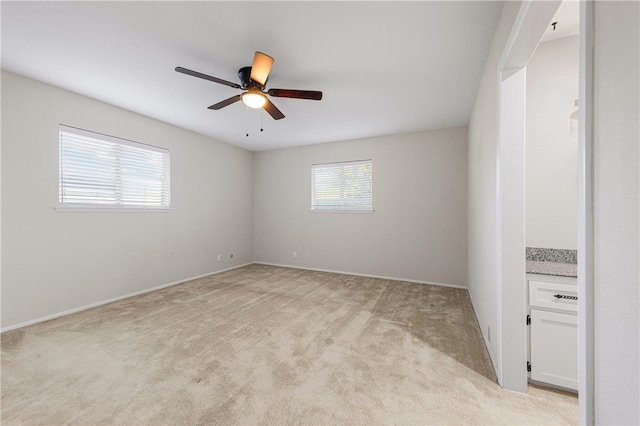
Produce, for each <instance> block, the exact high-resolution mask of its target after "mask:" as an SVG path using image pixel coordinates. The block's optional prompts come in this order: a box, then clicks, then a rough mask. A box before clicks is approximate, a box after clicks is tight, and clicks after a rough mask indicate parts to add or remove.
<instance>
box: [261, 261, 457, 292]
mask: <svg viewBox="0 0 640 426" xmlns="http://www.w3.org/2000/svg"><path fill="white" fill-rule="evenodd" d="M253 263H255V264H257V265H267V266H279V267H282V268H293V269H307V270H309V271H318V272H331V273H334V274H344V275H355V276H358V277H367V278H380V279H383V280H392V281H404V282H409V283H414V284H428V285H437V286H440V287H451V288H461V289H463V290H468V288H467V286H464V285H457V284H446V283H436V282H432V281H421V280H412V279H408V278H398V277H385V276H382V275H371V274H360V273H357V272H348V271H335V270H332V269H319V268H307V267H305V266H294V265H283V264H279V263H269V262H253Z"/></svg>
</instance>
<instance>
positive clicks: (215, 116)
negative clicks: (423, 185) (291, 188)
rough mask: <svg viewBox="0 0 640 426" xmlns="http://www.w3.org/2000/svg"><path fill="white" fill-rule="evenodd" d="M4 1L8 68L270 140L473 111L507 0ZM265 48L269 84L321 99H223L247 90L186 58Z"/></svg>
mask: <svg viewBox="0 0 640 426" xmlns="http://www.w3.org/2000/svg"><path fill="white" fill-rule="evenodd" d="M1 7H2V10H1V12H2V68H4V69H6V70H8V71H12V72H15V73H18V74H22V75H25V76H27V77H31V78H34V79H36V80H40V81H43V82H46V83H50V84H53V85H56V86H59V87H62V88H65V89H67V90H71V91H74V92H77V93H80V94H83V95H87V96H90V97H93V98H96V99H99V100H102V101H105V102H108V103H110V104H113V105H117V106H120V107H122V108H126V109H128V110H131V111H135V112H138V113H140V114H144V115H147V116H149V117H153V118H156V119H159V120H162V121H165V122H168V123H172V124H175V125H177V126H180V127H183V128H186V129H190V130H193V131H195V132H198V133H201V134H204V135H208V136H210V137H212V138H215V139H218V140H221V141H224V142H228V143H231V144H234V145H237V146H241V147H244V148H247V149H250V150H256V151H260V150H266V149H275V148H283V147H289V146H297V145H305V144H312V143H322V142H331V141H339V140H349V139H356V138H362V137H371V136H378V135H385V134H394V133H405V132H414V131H420V130H425V129H433V128H445V127H451V126H460V125H466V124H468V122H469V117H470V113H471V108H472V106H473V102H474V99H475V95H476V91H477V87H478V83H479V80H480V76H481V73H482V70H483V67H484V63H485V60H486V57H487V54H488V51H489V46H490V44H491V39H492V37H493V33H494V31H495V27H496V24H497V21H498V18H499V15H500V11H501V9H502V2H498V1H471V2H458V1H425V2H397V1H388V2H307V1H301V2H268V1H260V2H210V1H207V2H204V1H201V2H161V1H155V2H84V1H78V2H9V1H2V3H1ZM256 50H259V51H262V52H264V53H267V54H269V55H271V56H273V57H274V58H275V64H274V66H273V68H272V71H271V75H270V77H269V82H268V85H267V87H268V88H274V87H275V88H288V89H304V90H322V91H323V93H324V98H323V99H322V101H319V102H317V101H309V100H299V99H284V98H271V100H272V101H273V102H274V103H275V104H276V105H277V107H278V108H279V109H280V110H281V111H282V112H283V113H284V114H285V115H286V118H285V119H283V120H279V121H274V120H273V119H272V118H271V117H270V116H269V115H268V114H266V112H265V113H261V110H248V108H247V107H245V106H244V105H243V104H242V103H236V104H233V105H231V106H229V107H227V108H224V109H222V110H220V111H211V110H208V109H207V106H209V105H211V104H214V103H216V102H218V101H220V100H223V99H226V98H228V97H230V96H233V95H235V94H237V93H239V91H238V90H237V89H233V88H230V87H227V86H223V85H219V84H216V83H213V82H210V81H206V80H202V79H198V78H195V77H191V76H187V75H184V74H180V73H177V72H175V71H174V68H175V67H176V66H182V67H185V68H189V69H192V70H196V71H199V72H202V73H205V74H209V75H213V76H216V77H219V78H222V79H225V80H229V81H232V82H238V79H237V70H238V69H239V68H241V67H243V66H249V65H251V61H252V59H253V53H254V51H256ZM261 116H262V117H261ZM261 120H262V121H263V123H264V132H260V122H261ZM247 129H248V131H249V134H250V136H249V137H246V136H245V134H246V132H247Z"/></svg>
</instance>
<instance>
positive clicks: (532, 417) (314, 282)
mask: <svg viewBox="0 0 640 426" xmlns="http://www.w3.org/2000/svg"><path fill="white" fill-rule="evenodd" d="M1 374H2V401H1V403H2V406H1V410H2V411H1V421H2V424H3V425H10V424H25V425H26V424H28V425H32V424H47V425H52V424H141V425H151V424H153V425H156V424H157V425H161V424H185V425H187V424H189V425H191V424H265V423H271V424H294V423H295V424H390V423H395V424H397V423H401V424H434V423H435V424H575V423H577V420H578V419H577V398H576V397H575V396H573V395H569V394H564V393H559V392H549V391H546V390H544V389H542V388H535V387H532V388H530V391H529V393H528V394H519V393H516V392H509V391H505V390H503V389H501V388H500V387H499V386H498V385H497V384H496V383H495V377H494V374H493V370H492V368H491V364H490V360H489V357H488V355H487V353H486V349H485V347H484V345H483V343H482V341H481V336H480V331H479V329H478V325H477V321H476V319H475V316H474V314H473V310H472V307H471V303H470V300H469V296H468V293H467V292H466V291H465V290H459V289H451V288H444V287H436V286H429V285H420V284H411V283H403V282H397V281H389V280H382V279H372V278H363V277H354V276H349V275H340V274H331V273H323V272H313V271H305V270H297V269H288V268H278V267H270V266H264V265H251V266H247V267H244V268H240V269H236V270H233V271H228V272H225V273H221V274H218V275H213V276H210V277H207V278H203V279H199V280H195V281H191V282H188V283H185V284H181V285H178V286H174V287H170V288H167V289H164V290H160V291H156V292H153V293H147V294H145V295H141V296H137V297H133V298H130V299H126V300H122V301H119V302H115V303H112V304H109V305H105V306H102V307H98V308H95V309H91V310H88V311H84V312H80V313H77V314H73V315H68V316H66V317H62V318H58V319H55V320H52V321H48V322H46V323H41V324H36V325H33V326H30V327H25V328H22V329H19V330H14V331H10V332H6V333H3V334H2V373H1Z"/></svg>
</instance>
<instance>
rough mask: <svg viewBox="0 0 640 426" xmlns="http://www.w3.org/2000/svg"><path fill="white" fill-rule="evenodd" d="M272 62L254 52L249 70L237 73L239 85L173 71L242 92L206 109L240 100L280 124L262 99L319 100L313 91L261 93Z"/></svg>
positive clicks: (278, 116)
mask: <svg viewBox="0 0 640 426" xmlns="http://www.w3.org/2000/svg"><path fill="white" fill-rule="evenodd" d="M273 62H274V59H273V58H272V57H271V56H269V55H265V54H264V53H262V52H256V53H255V55H254V57H253V64H252V65H251V66H250V67H243V68H240V70H238V78H240V84H237V83H232V82H230V81H227V80H223V79H221V78H217V77H212V76H210V75H206V74H202V73H199V72H197V71H192V70H189V69H186V68H183V67H176V71H177V72H180V73H183V74H187V75H191V76H193V77H198V78H203V79H205V80H209V81H213V82H214V83H219V84H224V85H225V86H229V87H233V88H234V89H241V90H243V93H241V94H239V95H235V96H232V97H230V98H228V99H225V100H223V101H220V102H218V103H217V104H213V105H211V106H210V107H208V108H209V109H214V110H219V109H222V108H224V107H226V106H229V105H231V104H233V103H235V102H238V101H240V100H241V101H242V102H244V103H245V104H246V105H247V106H248V107H251V108H264V110H265V111H267V112H268V113H269V115H271V117H273V119H274V120H280V119H281V118H284V114H283V113H282V112H281V111H280V110H279V109H278V108H276V106H275V105H274V104H273V103H272V102H271V101H270V100H269V99H268V98H267V96H266V95H269V96H274V97H276V98H296V99H310V100H314V101H319V100H320V99H322V92H318V91H315V90H293V89H269V90H266V91H265V86H266V84H267V79H268V78H269V73H270V72H271V67H272V66H273Z"/></svg>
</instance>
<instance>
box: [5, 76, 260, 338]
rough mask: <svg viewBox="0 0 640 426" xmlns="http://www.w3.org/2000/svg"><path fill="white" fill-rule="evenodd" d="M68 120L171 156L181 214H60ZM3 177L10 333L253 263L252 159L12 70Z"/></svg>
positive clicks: (176, 203)
mask: <svg viewBox="0 0 640 426" xmlns="http://www.w3.org/2000/svg"><path fill="white" fill-rule="evenodd" d="M58 124H67V125H70V126H75V127H79V128H84V129H87V130H92V131H96V132H101V133H105V134H109V135H113V136H117V137H121V138H126V139H130V140H134V141H138V142H143V143H148V144H152V145H157V146H161V147H165V148H168V149H169V150H170V152H171V167H172V169H171V176H172V188H171V190H172V204H173V207H174V208H175V210H174V211H173V212H171V213H135V212H134V213H131V212H129V213H126V212H114V213H111V212H107V213H104V212H103V213H97V212H58V211H56V210H55V209H54V206H55V205H56V203H57V197H58V151H57V149H58ZM1 170H2V254H3V257H2V327H3V328H7V327H10V326H12V325H15V324H19V323H23V322H27V321H32V320H34V319H38V318H42V317H46V316H49V315H55V314H56V313H59V312H63V311H67V310H73V309H76V308H78V307H82V306H85V305H89V304H93V303H98V302H101V301H104V300H108V299H110V298H115V297H120V296H123V295H126V294H130V293H133V292H138V291H143V290H145V289H149V288H152V287H155V286H159V285H163V284H167V283H171V282H175V281H179V280H184V279H187V278H190V277H194V276H199V275H203V274H208V273H211V272H214V271H217V270H221V269H224V268H229V267H232V266H235V265H240V264H244V263H248V262H251V261H252V260H253V240H252V227H253V216H252V212H253V205H252V203H253V196H252V194H253V193H252V185H253V179H252V173H253V154H252V153H251V152H249V151H246V150H243V149H240V148H236V147H233V146H231V145H228V144H224V143H221V142H217V141H214V140H211V139H209V138H206V137H203V136H200V135H197V134H195V133H191V132H188V131H185V130H182V129H179V128H177V127H174V126H171V125H168V124H165V123H161V122H159V121H156V120H152V119H150V118H147V117H144V116H141V115H138V114H134V113H132V112H129V111H125V110H122V109H119V108H116V107H114V106H111V105H108V104H105V103H101V102H98V101H96V100H93V99H89V98H86V97H83V96H80V95H77V94H74V93H71V92H67V91H65V90H62V89H59V88H55V87H52V86H48V85H45V84H42V83H39V82H36V81H33V80H30V79H27V78H24V77H21V76H18V75H15V74H12V73H8V72H4V71H3V72H2V169H1ZM230 253H234V255H235V256H234V257H233V259H230V258H229V254H230ZM217 254H222V255H223V261H222V262H217V261H216V255H217Z"/></svg>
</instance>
